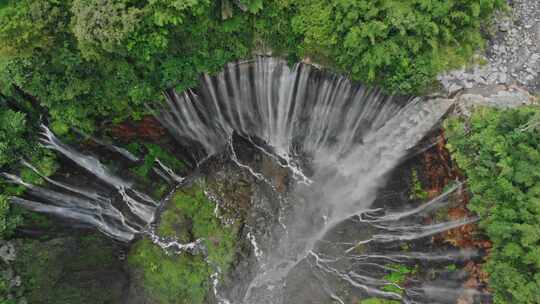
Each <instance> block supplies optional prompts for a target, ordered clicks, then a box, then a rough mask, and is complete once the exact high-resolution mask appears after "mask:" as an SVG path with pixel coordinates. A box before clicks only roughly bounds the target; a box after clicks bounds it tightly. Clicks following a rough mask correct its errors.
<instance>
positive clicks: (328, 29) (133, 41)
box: [0, 0, 540, 304]
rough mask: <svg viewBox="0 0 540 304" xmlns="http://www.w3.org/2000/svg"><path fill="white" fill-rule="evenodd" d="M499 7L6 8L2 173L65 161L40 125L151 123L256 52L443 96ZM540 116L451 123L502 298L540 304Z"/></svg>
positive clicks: (149, 0)
mask: <svg viewBox="0 0 540 304" xmlns="http://www.w3.org/2000/svg"><path fill="white" fill-rule="evenodd" d="M502 9H505V1H503V0H406V1H397V0H371V1H370V0H326V1H324V0H297V1H293V0H274V1H263V0H238V1H232V0H221V1H210V0H121V1H108V0H3V1H0V40H1V41H2V43H1V44H0V171H2V172H13V173H18V174H19V175H20V176H22V177H23V179H25V180H27V181H32V182H36V181H37V182H39V180H40V177H39V176H37V175H35V174H34V173H33V172H32V171H31V170H29V169H28V168H25V167H23V166H22V165H21V164H20V161H21V160H29V161H30V162H31V163H33V164H35V165H36V166H37V167H39V169H40V170H41V171H42V172H45V174H53V173H54V172H55V170H56V169H57V168H58V164H57V162H56V159H55V158H56V156H55V155H54V154H53V153H51V152H49V151H47V150H45V149H42V148H41V147H40V146H39V145H38V144H37V136H38V135H37V134H38V130H39V128H40V124H42V123H45V124H47V125H48V126H49V127H50V128H51V129H52V130H53V131H54V132H55V133H56V134H58V135H60V136H61V137H64V138H65V139H66V140H69V139H70V138H71V137H72V136H73V130H79V131H82V132H85V133H88V134H94V133H97V132H98V133H101V134H106V131H105V130H108V129H110V128H112V127H113V126H114V125H116V124H119V123H121V122H124V121H127V120H129V121H137V120H140V119H142V118H143V117H144V116H146V115H148V114H149V110H148V107H147V105H148V104H152V103H160V102H162V101H163V100H164V94H163V92H164V91H165V90H169V89H175V90H177V91H182V90H184V89H187V88H190V87H192V86H194V85H196V83H197V81H198V79H199V76H200V75H201V73H209V74H213V73H216V72H218V71H220V70H221V69H222V67H223V66H224V65H225V64H226V63H228V62H231V61H234V60H242V59H249V58H251V57H252V56H254V55H267V54H272V55H274V56H281V57H284V58H286V59H287V60H288V61H289V62H290V63H295V62H299V61H304V62H313V63H317V64H320V65H322V66H324V67H325V68H327V69H330V70H333V71H336V72H340V73H343V74H346V75H348V76H349V77H350V78H351V79H353V80H354V81H359V82H362V83H365V84H369V85H373V86H379V87H382V88H383V90H385V91H386V92H388V93H401V94H417V95H422V94H426V93H430V92H435V91H437V89H438V88H437V82H436V80H435V77H436V75H437V74H439V73H440V72H442V71H445V70H449V69H452V68H457V67H461V66H463V65H466V64H468V63H470V62H471V60H472V59H471V56H472V55H473V54H474V52H476V51H478V50H481V49H482V47H483V46H484V43H485V40H484V38H483V36H482V33H483V31H482V28H484V27H487V26H488V25H489V22H490V17H491V16H492V14H493V12H494V11H496V10H502ZM539 113H540V112H539V111H538V109H536V108H522V109H518V110H506V111H499V110H493V109H483V108H482V109H479V110H477V111H476V112H475V113H474V114H473V116H472V118H471V119H470V121H463V120H460V119H457V118H456V119H451V120H449V121H448V122H447V124H446V126H445V128H446V129H448V138H449V147H450V150H451V152H452V153H453V155H454V158H455V160H456V161H457V164H458V165H459V167H460V168H462V170H463V171H464V172H465V174H466V175H467V176H468V186H469V187H470V189H471V192H472V193H473V194H474V197H473V201H472V203H471V206H472V207H471V209H472V210H473V211H474V212H475V213H477V214H478V215H480V217H481V227H482V229H483V230H484V231H486V233H487V235H488V236H489V238H490V239H491V240H492V241H493V244H494V247H493V249H492V251H491V252H490V255H489V256H490V259H489V262H488V263H487V265H486V270H487V271H488V272H489V274H490V284H491V288H492V289H493V291H494V294H495V303H524V304H525V303H540V298H539V296H538V292H537V288H538V287H539V286H540V275H539V272H538V269H540V260H539V257H540V251H539V250H540V246H539V240H540V232H539V231H540V224H539V214H540V209H539V205H538V202H539V200H540V198H539V197H538V195H539V194H540V191H539V189H538V185H539V183H540V173H538V171H536V169H537V168H538V166H539V165H540V155H539V150H538V149H539V146H538V145H539V143H540V137H539V135H538V134H539V133H538V131H537V126H536V125H535V124H534V122H531V120H533V121H534V119H538V115H540V114H539ZM147 150H149V151H155V153H159V151H158V150H159V149H157V148H156V149H154V150H152V149H147ZM142 174H143V175H144V172H143V173H142ZM23 191H24V189H23V188H22V187H20V186H13V185H11V184H8V183H5V182H4V181H1V180H0V192H1V193H0V237H1V238H2V239H9V238H10V237H12V236H13V235H14V234H15V233H16V231H17V227H18V226H19V225H21V224H22V223H23V221H25V218H26V217H25V216H24V214H23V211H22V210H19V209H17V208H14V207H12V206H10V205H9V203H8V197H9V196H11V195H17V194H21V193H22V192H23ZM1 286H2V285H0V295H1ZM3 301H4V300H1V299H0V302H1V303H10V302H3Z"/></svg>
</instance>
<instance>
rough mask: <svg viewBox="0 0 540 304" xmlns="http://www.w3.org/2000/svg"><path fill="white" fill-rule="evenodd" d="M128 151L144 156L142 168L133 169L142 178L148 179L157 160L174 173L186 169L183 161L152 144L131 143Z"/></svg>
mask: <svg viewBox="0 0 540 304" xmlns="http://www.w3.org/2000/svg"><path fill="white" fill-rule="evenodd" d="M128 149H129V150H130V151H131V152H133V153H135V154H136V155H140V154H141V153H145V154H144V158H143V163H142V164H141V165H140V166H137V167H135V168H133V172H134V173H135V174H136V175H137V176H139V177H141V178H143V179H144V178H148V174H149V173H150V171H151V170H152V168H153V167H154V165H155V163H156V159H159V160H160V161H161V162H162V163H163V164H164V165H166V166H168V167H169V168H171V169H172V170H173V171H174V172H178V171H180V170H182V169H183V168H184V164H183V163H182V161H180V160H178V159H177V158H176V157H174V156H173V155H171V154H170V153H169V152H167V151H165V150H164V149H163V148H161V147H160V146H159V145H156V144H152V143H145V144H144V145H141V144H139V143H131V144H129V146H128Z"/></svg>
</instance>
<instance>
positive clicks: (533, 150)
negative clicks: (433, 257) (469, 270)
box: [446, 107, 540, 304]
mask: <svg viewBox="0 0 540 304" xmlns="http://www.w3.org/2000/svg"><path fill="white" fill-rule="evenodd" d="M538 114H540V109H538V108H537V107H523V108H518V109H511V110H504V111H502V110H496V109H492V108H480V109H478V110H477V111H475V112H474V114H473V116H472V117H471V119H470V122H468V123H467V122H465V121H463V120H460V119H457V118H456V119H452V120H450V121H448V122H447V125H446V130H447V135H448V143H449V144H448V147H449V148H450V151H451V152H452V154H453V157H454V159H455V160H456V161H457V164H458V165H459V167H460V168H461V169H463V170H464V171H465V173H466V175H467V178H468V186H469V188H470V190H471V191H472V193H473V197H472V199H471V202H470V204H469V206H470V208H471V209H472V210H473V211H474V212H476V213H477V214H478V215H480V218H481V227H482V228H483V229H484V230H485V231H486V233H487V235H488V236H489V238H490V240H491V241H492V242H493V248H492V250H491V252H490V254H489V259H488V262H487V265H486V270H487V271H488V273H489V275H490V276H489V282H490V287H491V288H493V290H494V293H495V297H494V299H495V303H501V304H502V303H516V304H520V303H523V304H525V303H539V302H540V294H539V293H538V290H539V288H540V133H539V132H538V131H537V130H534V129H531V128H526V126H527V125H528V123H529V122H530V121H531V119H536V118H537V117H538Z"/></svg>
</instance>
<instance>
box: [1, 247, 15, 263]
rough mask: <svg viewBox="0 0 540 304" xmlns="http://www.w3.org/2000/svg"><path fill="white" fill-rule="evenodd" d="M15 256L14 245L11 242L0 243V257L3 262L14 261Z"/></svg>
mask: <svg viewBox="0 0 540 304" xmlns="http://www.w3.org/2000/svg"><path fill="white" fill-rule="evenodd" d="M16 258H17V252H16V251H15V246H13V244H12V243H11V242H4V243H2V244H0V259H2V261H4V262H5V263H10V262H12V261H15V259H16Z"/></svg>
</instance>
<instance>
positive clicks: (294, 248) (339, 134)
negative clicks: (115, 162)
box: [5, 57, 475, 304]
mask: <svg viewBox="0 0 540 304" xmlns="http://www.w3.org/2000/svg"><path fill="white" fill-rule="evenodd" d="M166 97H167V98H166V104H165V105H157V106H156V105H154V106H153V107H152V110H153V111H154V113H155V116H156V117H157V119H158V120H159V121H160V122H161V124H163V125H164V126H165V127H166V128H167V129H168V131H169V132H170V134H171V135H173V137H174V138H175V139H176V140H177V141H178V143H179V144H180V145H184V146H187V147H188V148H189V151H192V152H193V154H194V155H193V157H194V158H195V159H196V160H197V161H198V162H201V161H203V160H205V159H207V158H208V157H210V156H212V155H214V154H217V153H222V152H227V151H228V153H229V155H230V156H231V160H232V161H234V163H236V164H237V165H238V166H239V167H240V168H242V169H245V170H247V171H248V172H250V174H252V175H253V176H254V177H256V178H257V180H259V181H261V182H264V183H270V182H269V181H268V178H267V177H265V176H264V175H263V174H262V173H260V172H256V170H254V169H252V168H251V167H249V165H247V164H244V163H242V162H241V160H240V159H239V157H238V156H237V153H236V152H235V147H234V143H233V135H234V134H238V135H240V136H242V137H243V138H245V139H247V140H249V141H252V142H253V145H254V147H256V148H257V149H259V150H260V151H262V152H263V153H265V154H266V155H270V156H271V157H273V158H274V159H276V161H277V162H278V163H279V164H280V165H281V166H283V167H287V168H289V169H290V172H291V173H292V176H293V177H294V178H295V179H296V183H293V184H292V185H291V187H290V188H291V189H290V190H289V193H288V194H287V195H288V196H289V197H291V198H294V199H292V200H291V201H292V202H293V204H292V205H291V206H285V207H283V208H281V207H280V210H286V211H287V214H285V215H283V214H280V215H279V227H278V228H279V229H278V228H276V229H274V230H275V231H278V230H280V229H281V231H283V230H285V231H284V233H282V234H281V235H280V236H279V238H280V239H279V242H277V243H271V244H264V243H259V239H261V238H259V236H258V235H257V233H256V231H250V232H249V233H248V238H249V241H250V242H251V244H252V245H253V250H254V251H255V252H254V254H255V255H256V258H257V261H258V262H259V266H258V267H260V268H259V269H258V270H257V272H256V275H255V277H254V278H253V280H251V282H250V283H249V286H247V288H246V292H245V295H244V296H243V299H241V301H243V302H244V303H272V304H276V303H282V302H283V298H282V294H283V292H282V291H281V290H280V288H284V286H285V285H286V277H287V275H288V274H289V272H290V271H291V269H293V268H294V267H296V266H297V265H299V263H308V264H309V265H311V267H312V269H314V271H316V272H317V273H319V272H320V273H319V274H318V275H320V276H321V277H324V276H326V275H328V274H333V275H335V276H336V277H338V278H340V279H342V280H344V281H346V282H348V283H349V284H350V285H352V286H353V287H355V288H360V289H362V290H364V291H365V292H366V293H367V294H369V295H375V296H383V297H386V298H389V299H400V300H403V299H404V297H403V296H401V295H399V294H397V293H393V292H387V291H383V290H381V289H380V287H381V286H384V285H385V284H387V283H385V282H383V281H381V280H379V279H374V278H369V277H366V276H364V275H361V274H359V273H357V272H347V273H346V272H341V271H340V270H339V269H337V268H334V267H333V266H331V264H332V263H333V262H331V261H330V260H329V259H326V258H325V257H324V256H323V255H321V254H320V253H319V252H317V249H316V248H317V243H318V242H320V241H321V240H323V239H324V238H325V235H327V234H328V233H330V232H331V231H332V229H334V228H335V227H336V226H337V225H339V224H340V223H343V222H344V221H347V220H349V219H351V218H354V217H357V218H358V219H359V222H361V223H362V224H364V225H366V226H369V227H371V228H370V229H376V230H377V233H374V234H373V235H371V236H370V237H368V238H366V239H364V240H358V241H357V242H351V243H349V244H348V247H347V246H345V247H344V248H342V251H341V252H342V256H341V257H340V258H338V259H336V261H338V260H348V261H353V260H355V259H359V258H361V256H359V255H351V254H350V252H351V251H352V250H353V249H354V248H355V247H357V246H358V245H361V244H367V243H390V242H396V241H402V240H414V239H417V238H422V237H426V236H429V235H433V234H435V233H439V232H441V231H445V230H448V229H451V228H454V227H458V226H460V225H464V224H467V223H470V222H473V221H474V220H475V219H466V220H463V221H455V222H448V223H438V224H433V225H428V226H422V225H413V224H410V223H405V224H403V223H401V222H400V221H401V220H403V219H404V218H407V217H410V216H412V215H415V214H417V213H421V212H426V211H428V210H431V209H432V208H435V207H437V206H441V205H443V203H442V201H443V200H444V199H445V197H446V196H447V195H448V193H445V194H443V195H442V196H441V197H439V198H436V199H433V200H432V201H430V202H428V203H426V204H425V205H423V206H420V207H417V208H415V209H411V210H408V211H404V212H395V213H389V214H383V215H377V214H378V213H379V211H380V210H370V209H369V208H370V206H371V204H372V203H373V202H374V200H375V198H376V193H377V190H378V189H379V187H381V185H382V184H384V181H385V178H386V177H387V175H388V174H389V173H390V172H391V171H392V170H393V169H394V168H395V167H396V166H397V165H399V164H400V162H401V161H402V160H403V159H404V158H405V157H406V156H407V154H408V153H410V150H411V148H413V147H415V146H416V145H418V143H419V142H420V140H421V139H422V138H424V137H425V136H426V134H427V133H428V132H430V131H431V130H432V129H433V127H434V126H436V125H437V123H438V122H439V121H440V120H441V118H442V117H443V115H444V114H445V113H446V112H447V111H448V109H449V107H450V106H451V103H450V102H449V101H448V100H424V99H421V98H405V97H400V96H387V95H385V94H383V93H382V92H381V91H380V90H378V89H370V88H367V87H365V86H362V85H358V84H354V83H352V82H351V81H350V80H348V79H347V78H346V77H344V76H338V75H332V74H329V73H326V72H324V71H321V70H318V69H316V68H314V67H312V66H310V65H304V64H296V65H295V66H294V67H289V66H288V65H287V64H286V63H285V62H284V61H283V60H280V59H275V58H267V57H257V58H255V59H254V60H253V61H249V62H237V63H231V64H229V65H227V66H226V67H225V69H224V70H223V72H221V73H219V74H218V75H216V76H208V75H203V76H202V77H201V82H200V84H199V86H198V87H197V88H193V89H190V90H186V91H185V92H175V91H173V90H169V91H167V92H166ZM42 137H43V138H42V143H43V145H44V146H46V147H48V148H50V149H53V150H55V151H57V152H59V153H60V154H62V155H63V156H64V157H66V158H68V159H70V160H71V161H73V162H74V163H75V164H77V165H78V166H80V167H82V168H84V169H85V170H86V171H87V172H89V173H91V174H92V175H93V176H95V178H97V179H98V180H100V181H101V182H102V183H105V184H107V185H108V186H110V187H111V188H112V189H114V191H115V194H116V195H119V196H120V197H121V201H120V202H115V201H114V199H113V198H112V197H111V196H110V195H109V196H107V195H105V194H101V193H96V192H92V191H91V190H87V189H80V188H77V187H74V186H70V185H67V184H65V183H61V182H58V181H55V180H52V179H49V178H45V181H46V182H48V183H49V184H51V185H54V186H56V188H62V189H63V190H65V191H64V192H63V193H60V192H59V191H57V190H48V189H46V188H44V187H40V186H34V185H30V184H27V183H25V182H24V181H22V180H21V179H20V178H18V177H16V176H12V175H9V174H5V176H6V178H8V180H10V181H11V182H14V183H18V184H20V185H23V186H25V187H27V188H28V191H29V194H30V195H31V196H32V197H35V198H39V199H40V201H32V200H28V199H25V198H12V202H13V203H17V204H20V205H22V206H24V207H27V208H29V209H31V210H35V211H39V212H47V213H52V214H56V215H60V216H64V217H67V218H70V219H76V220H79V221H82V222H84V223H87V224H89V225H92V226H94V227H96V228H97V229H99V230H100V231H102V232H104V233H105V234H107V235H109V236H111V237H113V238H116V239H119V240H122V241H130V240H132V239H133V238H134V237H135V236H136V235H139V234H143V233H149V234H150V235H151V239H152V240H153V241H154V243H156V244H158V245H159V246H161V247H162V248H169V247H174V248H177V249H178V251H182V250H188V251H197V250H195V249H197V246H199V245H198V244H199V241H197V242H195V243H191V244H180V243H178V242H176V241H175V240H168V241H167V242H166V241H163V240H161V239H159V238H158V237H157V236H155V235H154V234H153V233H151V232H152V231H153V228H151V227H150V224H151V223H152V222H153V221H154V219H155V214H156V210H157V208H158V207H159V205H160V204H159V202H155V201H153V200H152V199H151V198H150V197H149V196H148V195H146V194H144V193H141V192H138V191H136V190H135V189H134V186H133V183H132V182H130V181H127V180H125V179H123V178H120V177H119V176H117V175H115V174H113V173H112V172H111V171H110V170H109V169H108V168H107V167H106V166H105V165H103V164H102V163H101V162H100V161H99V160H98V159H97V158H95V157H93V156H90V155H85V154H83V153H81V152H78V151H77V150H75V149H73V148H72V147H70V146H69V145H66V144H64V143H62V142H61V141H60V140H59V139H58V138H56V137H55V136H54V134H53V133H52V132H51V131H50V130H49V129H47V128H46V127H45V126H44V127H43V132H42ZM94 141H95V142H97V143H99V144H101V145H103V146H105V147H107V148H108V149H109V150H111V151H113V152H117V153H120V154H121V155H123V156H124V157H126V158H127V159H129V160H131V161H136V160H137V159H138V158H137V157H136V156H134V155H132V154H131V153H129V152H127V151H126V150H124V149H121V148H118V147H115V146H112V145H109V144H105V143H102V142H100V141H99V140H97V139H94ZM261 142H262V143H264V145H259V143H261ZM157 163H158V165H159V167H157V168H154V170H156V172H157V173H158V174H159V175H160V176H162V177H164V178H165V179H166V180H168V181H174V182H176V183H177V184H180V183H182V182H183V180H184V178H183V177H180V176H178V175H176V174H175V173H174V172H172V170H170V169H169V168H167V167H166V166H165V165H164V164H163V163H162V162H160V161H159V160H157ZM29 166H30V165H29ZM34 169H35V168H34ZM36 171H37V170H36ZM449 191H453V189H451V190H449ZM120 203H122V205H121V206H119V204H120ZM283 204H285V203H283ZM124 207H125V208H124ZM280 212H281V211H280ZM390 224H396V226H395V227H393V226H391V225H390ZM398 224H399V225H398ZM149 227H150V228H149ZM149 231H150V232H149ZM351 246H352V247H351ZM186 248H187V249H186ZM454 255H456V256H459V254H454ZM378 257H380V255H377V254H372V255H366V256H364V257H363V258H365V260H371V259H375V260H376V259H377V258H378ZM445 257H447V258H448V259H450V255H445V254H442V253H441V254H438V255H435V254H433V255H418V256H417V258H419V259H422V258H425V259H426V260H427V259H444V258H445ZM387 258H392V259H395V260H397V261H400V260H408V259H413V258H414V257H411V256H405V255H394V256H388V257H387ZM370 263H371V262H370ZM215 284H217V283H215ZM214 286H217V285H214ZM327 287H328V286H326V285H325V287H324V288H327ZM328 288H329V287H328ZM215 289H216V288H215ZM425 289H426V290H433V288H431V289H428V288H427V287H426V288H425ZM328 294H329V296H330V297H331V298H333V299H334V300H336V301H338V302H342V300H341V299H340V298H339V297H338V296H337V295H336V294H334V293H333V292H330V291H329V292H328ZM218 298H221V297H218ZM238 301H240V300H238ZM224 302H226V300H224Z"/></svg>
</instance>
